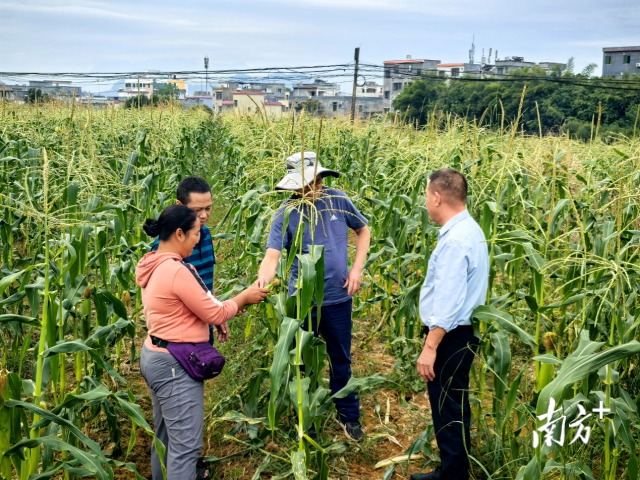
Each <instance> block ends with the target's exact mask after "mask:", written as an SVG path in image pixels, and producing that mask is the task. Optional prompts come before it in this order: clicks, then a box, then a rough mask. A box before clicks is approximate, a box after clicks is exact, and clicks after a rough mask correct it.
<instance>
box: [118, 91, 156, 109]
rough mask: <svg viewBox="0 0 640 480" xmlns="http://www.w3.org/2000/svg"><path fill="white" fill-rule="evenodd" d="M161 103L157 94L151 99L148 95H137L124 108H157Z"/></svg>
mask: <svg viewBox="0 0 640 480" xmlns="http://www.w3.org/2000/svg"><path fill="white" fill-rule="evenodd" d="M159 102H160V98H158V95H156V94H155V93H154V94H153V95H151V98H149V97H147V96H146V95H136V96H135V97H131V98H130V99H129V100H127V101H126V102H125V104H124V108H138V107H155V106H157V105H158V103H159Z"/></svg>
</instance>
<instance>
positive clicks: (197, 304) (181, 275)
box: [136, 252, 238, 352]
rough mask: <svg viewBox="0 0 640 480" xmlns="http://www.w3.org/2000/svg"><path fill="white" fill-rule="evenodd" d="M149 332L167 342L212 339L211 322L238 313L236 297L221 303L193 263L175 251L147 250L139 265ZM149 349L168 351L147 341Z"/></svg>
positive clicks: (213, 323) (218, 323)
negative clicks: (210, 336)
mask: <svg viewBox="0 0 640 480" xmlns="http://www.w3.org/2000/svg"><path fill="white" fill-rule="evenodd" d="M136 283H137V284H138V285H139V286H140V287H141V288H142V305H143V306H144V316H145V319H146V321H147V329H148V331H149V335H153V336H155V337H159V338H161V339H163V340H166V341H168V342H176V343H200V342H206V341H208V340H209V325H221V324H223V323H225V322H226V321H228V320H229V319H230V318H232V317H233V316H234V315H235V314H236V313H238V305H237V304H236V303H235V302H234V301H233V300H226V301H224V302H220V301H219V300H218V299H216V297H215V296H214V295H213V294H212V293H211V292H210V291H209V290H208V289H207V287H206V286H205V285H204V283H203V282H202V280H201V279H200V277H199V276H198V273H197V272H196V270H195V268H193V266H191V265H189V264H186V263H183V262H182V258H181V257H180V255H177V254H175V253H157V252H150V253H147V254H146V255H145V256H144V257H142V260H140V262H139V263H138V266H137V267H136ZM145 345H146V347H147V348H148V349H150V350H154V351H157V352H168V350H167V349H165V348H159V347H156V346H154V345H153V344H152V343H151V338H150V337H149V336H148V337H147V338H146V340H145Z"/></svg>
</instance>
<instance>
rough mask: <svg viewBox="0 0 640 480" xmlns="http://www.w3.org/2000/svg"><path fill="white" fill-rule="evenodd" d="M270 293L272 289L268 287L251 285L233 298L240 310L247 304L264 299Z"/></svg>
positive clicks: (253, 303)
mask: <svg viewBox="0 0 640 480" xmlns="http://www.w3.org/2000/svg"><path fill="white" fill-rule="evenodd" d="M270 293H271V291H269V290H267V289H266V288H260V287H253V286H251V287H249V288H247V289H246V290H245V291H244V292H242V293H241V294H240V295H238V296H237V297H234V298H233V299H232V300H233V301H234V302H236V303H237V304H238V311H240V310H242V308H243V307H244V306H245V305H255V304H256V303H260V302H262V301H264V300H265V298H267V295H269V294H270Z"/></svg>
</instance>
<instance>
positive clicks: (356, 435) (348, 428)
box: [344, 422, 364, 442]
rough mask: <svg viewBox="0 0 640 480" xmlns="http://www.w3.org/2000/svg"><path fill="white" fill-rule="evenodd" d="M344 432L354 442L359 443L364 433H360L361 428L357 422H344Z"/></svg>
mask: <svg viewBox="0 0 640 480" xmlns="http://www.w3.org/2000/svg"><path fill="white" fill-rule="evenodd" d="M344 431H345V433H346V434H347V435H348V436H349V437H351V438H353V439H354V440H355V441H356V442H360V441H361V440H362V439H363V438H364V433H362V427H361V426H360V423H359V422H345V424H344Z"/></svg>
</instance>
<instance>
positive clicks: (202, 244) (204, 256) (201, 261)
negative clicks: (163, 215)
mask: <svg viewBox="0 0 640 480" xmlns="http://www.w3.org/2000/svg"><path fill="white" fill-rule="evenodd" d="M159 243H160V240H159V239H158V238H156V239H155V241H154V242H153V245H152V246H151V250H152V251H156V250H157V249H158V245H159ZM183 261H184V262H186V263H189V264H191V265H193V266H194V267H195V269H196V271H197V272H198V275H200V278H201V279H202V281H203V282H204V284H205V285H206V286H207V288H208V289H209V291H211V292H213V267H214V266H215V264H216V256H215V253H214V251H213V240H212V239H211V232H209V227H207V226H204V227H202V228H201V229H200V241H199V242H198V243H197V244H196V246H195V248H194V249H193V252H191V256H190V257H187V258H185V259H183Z"/></svg>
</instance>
